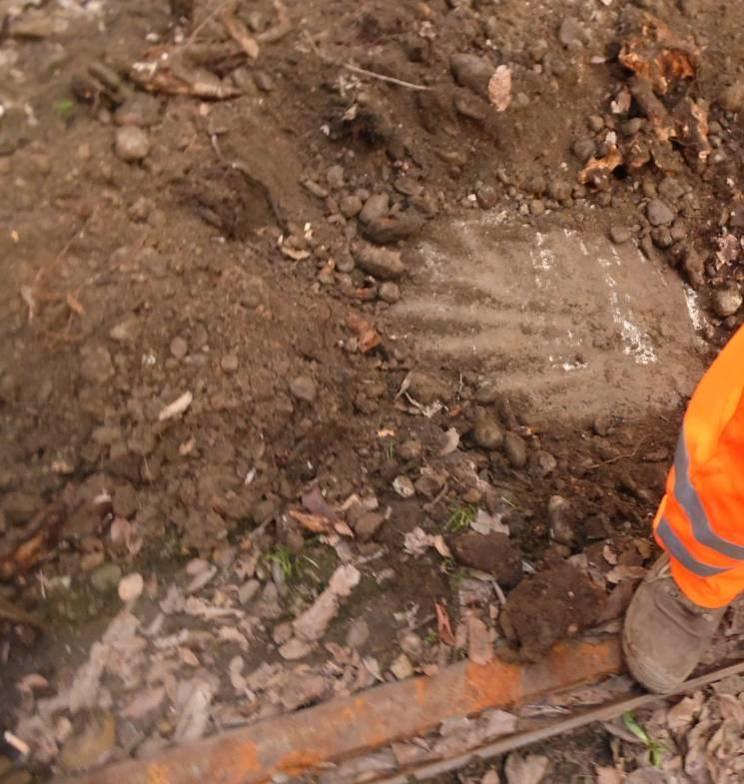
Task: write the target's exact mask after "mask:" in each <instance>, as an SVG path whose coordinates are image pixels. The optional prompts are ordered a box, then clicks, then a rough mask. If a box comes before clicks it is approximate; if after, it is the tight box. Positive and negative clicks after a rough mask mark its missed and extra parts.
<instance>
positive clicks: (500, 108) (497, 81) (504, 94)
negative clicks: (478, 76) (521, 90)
mask: <svg viewBox="0 0 744 784" xmlns="http://www.w3.org/2000/svg"><path fill="white" fill-rule="evenodd" d="M488 99H489V100H490V101H491V104H492V105H493V107H494V108H495V109H496V111H497V112H504V111H506V110H507V109H508V108H509V104H510V103H511V99H512V72H511V68H509V67H508V66H506V65H500V66H499V67H498V68H497V69H496V72H495V73H494V75H493V76H492V77H491V78H490V80H489V82H488Z"/></svg>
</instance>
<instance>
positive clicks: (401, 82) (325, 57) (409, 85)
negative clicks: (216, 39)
mask: <svg viewBox="0 0 744 784" xmlns="http://www.w3.org/2000/svg"><path fill="white" fill-rule="evenodd" d="M304 37H305V40H306V41H307V43H308V46H309V47H310V48H311V49H312V50H313V52H315V54H316V55H317V57H318V58H319V59H320V60H322V61H323V62H324V63H328V64H329V65H335V66H337V67H338V68H345V69H346V70H347V71H351V72H352V73H355V74H360V75H361V76H368V77H369V78H370V79H379V81H381V82H388V83H389V84H397V85H398V87H406V88H407V89H409V90H419V91H423V90H431V87H427V86H426V85H425V84H415V83H414V82H406V81H404V80H403V79H396V78H395V77H393V76H385V74H381V73H377V72H376V71H368V70H367V69H366V68H360V67H359V66H358V65H352V64H351V63H342V62H339V61H338V60H334V59H333V58H331V57H328V55H325V54H323V52H321V51H320V49H319V48H318V45H317V44H316V43H315V41H313V39H312V36H311V35H310V33H308V32H307V31H305V36H304Z"/></svg>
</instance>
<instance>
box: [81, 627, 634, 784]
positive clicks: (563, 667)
mask: <svg viewBox="0 0 744 784" xmlns="http://www.w3.org/2000/svg"><path fill="white" fill-rule="evenodd" d="M621 664H622V661H621V652H620V643H619V641H618V640H617V639H614V638H613V639H610V640H607V641H604V642H596V643H570V644H567V645H560V646H557V647H556V648H554V649H553V651H551V653H550V654H549V656H548V657H547V658H546V659H544V660H542V661H540V662H537V663H534V664H513V663H508V662H504V661H499V660H496V661H492V662H490V663H489V664H486V665H475V664H471V663H462V664H456V665H454V666H452V667H448V668H447V669H444V670H442V671H440V672H439V673H438V674H437V675H434V676H432V677H431V678H412V679H409V680H405V681H400V682H396V683H388V684H384V685H382V686H378V687H376V688H373V689H370V690H369V691H367V692H363V693H362V694H358V695H354V696H352V697H343V698H339V699H337V700H332V701H330V702H327V703H324V704H321V705H316V706H315V707H313V708H308V709H306V710H303V711H299V712H297V713H293V714H289V715H285V716H279V717H277V718H275V719H269V720H267V721H265V722H259V723H258V724H254V725H251V726H249V727H244V728H242V729H238V730H233V731H231V732H229V733H226V734H224V735H221V736H218V737H216V738H210V739H207V740H204V741H199V742H197V743H192V744H188V745H185V746H183V747H180V748H174V749H166V750H164V751H163V752H162V753H161V755H160V757H159V758H158V759H157V760H155V761H151V762H145V761H140V760H129V761H126V762H122V763H119V764H116V765H113V766H111V767H108V768H104V769H103V770H98V771H94V772H93V773H90V774H88V775H86V776H82V777H80V778H78V779H75V780H74V782H68V784H122V783H123V784H265V782H267V781H269V780H270V779H271V776H272V775H274V774H276V773H277V772H280V771H281V772H284V773H287V774H289V775H297V774H299V773H303V772H307V771H309V770H312V769H315V768H317V767H318V766H320V765H321V764H323V763H329V762H337V761H339V760H341V759H345V758H349V757H354V756H356V755H359V754H363V753H366V752H369V751H370V750H371V749H374V748H379V747H380V746H384V745H386V744H389V743H391V742H392V741H395V740H401V739H405V738H411V737H414V736H416V735H420V734H423V733H426V732H427V731H428V730H430V729H431V728H432V727H434V726H436V725H437V724H439V723H441V722H442V721H444V720H445V719H447V718H449V717H453V716H458V715H459V716H463V715H471V714H475V713H479V712H480V711H482V710H485V709H487V708H509V707H512V706H514V705H515V704H518V703H520V702H524V701H526V700H530V699H535V698H538V697H540V696H542V695H544V694H546V693H548V692H555V691H560V690H563V689H566V688H570V687H572V686H576V685H580V684H583V683H586V682H588V681H591V680H596V679H597V678H599V677H602V676H606V675H610V674H613V673H615V672H617V671H618V670H619V669H620V668H621Z"/></svg>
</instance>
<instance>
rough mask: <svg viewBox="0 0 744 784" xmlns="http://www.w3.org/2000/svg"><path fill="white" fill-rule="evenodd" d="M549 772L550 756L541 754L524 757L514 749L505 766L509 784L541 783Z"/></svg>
mask: <svg viewBox="0 0 744 784" xmlns="http://www.w3.org/2000/svg"><path fill="white" fill-rule="evenodd" d="M547 772H548V758H547V757H544V756H543V755H541V754H528V755H527V756H526V757H523V756H522V755H521V754H519V753H518V752H516V751H513V752H512V753H511V754H510V755H509V756H508V757H507V759H506V765H505V766H504V773H506V781H507V784H539V783H540V782H541V781H542V780H543V777H544V776H545V774H546V773H547Z"/></svg>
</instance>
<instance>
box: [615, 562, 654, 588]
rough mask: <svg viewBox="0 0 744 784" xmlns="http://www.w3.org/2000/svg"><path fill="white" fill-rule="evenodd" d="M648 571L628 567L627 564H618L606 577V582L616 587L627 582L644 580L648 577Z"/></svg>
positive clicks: (642, 568) (641, 568)
mask: <svg viewBox="0 0 744 784" xmlns="http://www.w3.org/2000/svg"><path fill="white" fill-rule="evenodd" d="M647 571H648V570H647V569H644V567H643V566H627V565H626V564H618V565H617V566H615V567H613V568H612V569H611V570H610V571H609V572H607V574H606V575H605V580H607V582H608V583H612V584H613V585H616V584H617V583H621V582H623V581H625V580H642V579H643V578H644V577H645V576H646V572H647Z"/></svg>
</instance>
